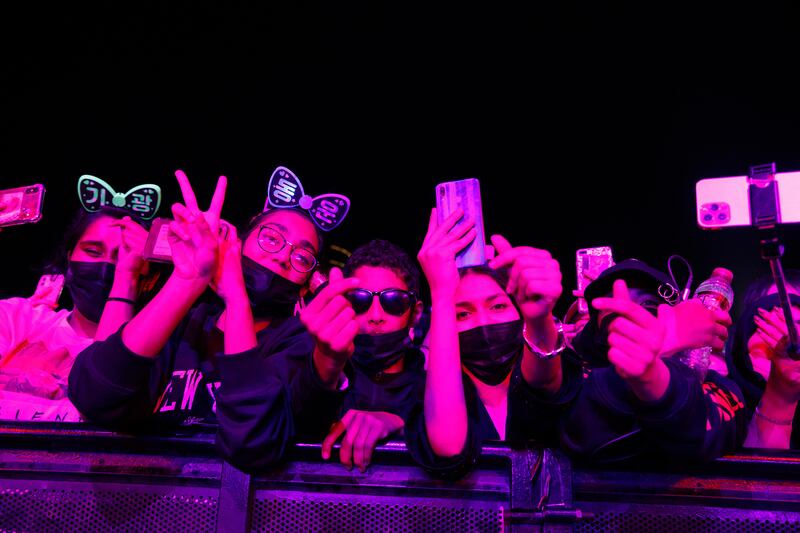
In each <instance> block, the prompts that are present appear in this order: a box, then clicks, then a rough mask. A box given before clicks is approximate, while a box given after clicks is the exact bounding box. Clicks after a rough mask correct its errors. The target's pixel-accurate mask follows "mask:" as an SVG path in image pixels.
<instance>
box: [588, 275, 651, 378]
mask: <svg viewBox="0 0 800 533" xmlns="http://www.w3.org/2000/svg"><path fill="white" fill-rule="evenodd" d="M592 305H593V306H594V307H595V308H596V309H597V310H599V311H600V312H601V313H603V312H610V313H614V314H615V315H617V317H616V318H615V319H614V320H612V321H611V324H610V325H609V334H608V344H609V346H610V348H609V350H608V360H609V361H610V362H611V364H612V365H614V368H615V369H616V371H617V373H618V374H619V375H620V377H622V378H623V379H626V380H631V379H643V378H647V377H648V373H649V372H650V371H651V370H652V369H653V367H654V366H655V365H656V364H657V363H659V362H661V359H660V357H659V354H660V353H661V346H662V342H663V340H664V326H663V324H662V323H661V322H659V320H658V319H657V318H656V317H654V316H653V315H651V314H650V313H649V312H647V310H646V309H645V308H644V307H642V306H641V305H639V304H637V303H636V302H634V301H632V300H631V298H630V294H629V293H628V286H627V285H626V284H625V282H624V281H623V280H620V279H618V280H616V281H615V282H614V292H613V297H611V298H595V299H594V301H592ZM661 364H663V363H661Z"/></svg>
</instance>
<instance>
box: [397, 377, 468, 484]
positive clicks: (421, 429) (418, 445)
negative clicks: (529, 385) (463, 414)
mask: <svg viewBox="0 0 800 533" xmlns="http://www.w3.org/2000/svg"><path fill="white" fill-rule="evenodd" d="M464 381H466V379H465V380H464ZM464 395H465V400H466V405H467V440H466V443H465V444H464V449H463V450H462V451H461V453H460V454H458V455H455V456H453V457H440V456H438V455H436V453H435V452H434V451H433V449H432V448H431V444H430V440H429V439H428V430H427V428H426V427H425V409H424V403H423V402H421V401H420V402H418V403H417V404H416V405H415V406H414V407H413V408H412V410H411V414H410V415H409V417H408V420H407V422H406V427H405V439H406V447H407V448H408V451H409V453H410V454H411V457H412V458H413V459H414V461H416V462H417V463H418V464H419V465H420V466H421V467H422V468H424V469H425V470H426V471H427V472H428V473H429V474H431V475H433V476H435V477H439V478H443V479H448V480H455V479H459V478H461V477H463V476H465V475H466V474H467V473H469V472H470V471H471V470H472V468H473V467H474V465H475V463H476V462H477V461H478V457H480V454H481V445H482V439H481V436H480V431H479V428H480V420H479V410H478V407H477V405H476V404H475V402H477V401H480V400H479V399H478V397H477V394H470V389H468V388H467V385H466V383H465V385H464Z"/></svg>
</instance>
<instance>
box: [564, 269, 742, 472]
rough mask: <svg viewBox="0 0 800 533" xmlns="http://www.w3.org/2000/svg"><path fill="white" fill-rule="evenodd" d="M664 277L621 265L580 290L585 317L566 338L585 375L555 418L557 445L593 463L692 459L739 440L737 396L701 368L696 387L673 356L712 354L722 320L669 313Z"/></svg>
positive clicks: (681, 307)
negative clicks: (699, 350) (587, 313)
mask: <svg viewBox="0 0 800 533" xmlns="http://www.w3.org/2000/svg"><path fill="white" fill-rule="evenodd" d="M673 285H674V282H673V281H672V280H670V278H669V277H668V276H666V275H665V274H663V273H662V272H659V271H658V270H656V269H653V268H651V267H650V266H648V265H646V264H645V263H642V262H641V261H637V260H633V259H629V260H626V261H623V262H621V263H619V264H617V265H615V266H614V267H612V268H609V269H608V270H606V271H604V272H603V273H602V274H601V275H600V276H599V277H598V278H597V280H595V281H594V282H593V283H592V284H590V285H589V287H587V289H586V291H585V297H586V299H587V302H588V303H589V306H590V318H589V322H588V323H587V325H586V326H585V327H584V329H583V330H582V331H581V332H580V333H579V334H578V335H577V337H575V339H574V340H573V343H572V345H573V348H574V349H575V350H576V352H577V353H578V354H579V355H580V356H581V357H582V359H583V361H584V364H585V368H586V372H585V377H584V379H582V380H581V383H580V390H579V393H578V394H577V395H576V396H575V399H574V401H573V402H572V404H571V405H569V406H568V409H567V410H566V412H565V413H564V414H563V415H562V417H561V419H560V420H559V427H560V429H559V431H560V442H561V445H562V447H563V448H564V449H565V450H566V451H567V452H568V453H570V454H572V455H573V456H575V457H578V458H581V459H584V460H590V461H593V462H596V463H607V462H615V461H622V460H626V459H630V458H644V459H655V460H657V461H659V462H661V463H664V462H669V461H678V460H680V461H702V460H709V459H713V458H715V457H718V456H719V455H721V454H723V453H726V452H730V451H733V450H734V449H736V448H737V447H738V446H739V445H740V444H741V442H742V439H743V438H744V424H743V422H744V417H743V416H742V414H743V413H742V409H741V408H742V404H741V398H742V395H741V392H740V390H739V388H738V387H737V386H736V384H735V383H734V382H732V381H731V380H729V379H727V378H726V377H724V376H723V375H721V374H719V373H718V372H716V371H715V370H709V372H708V374H707V377H706V379H705V382H703V383H701V382H700V381H699V380H698V378H697V377H696V376H695V375H694V373H693V372H692V371H691V370H690V369H689V368H688V367H686V366H685V365H684V364H683V363H682V362H681V361H680V360H679V358H677V357H673V355H675V354H678V353H680V352H682V351H683V350H687V349H692V348H698V347H703V346H713V347H714V348H715V349H718V350H719V349H721V348H722V347H723V345H724V341H725V338H726V337H727V326H728V325H729V324H730V317H729V316H728V315H727V313H725V312H722V311H716V312H714V311H709V310H708V309H706V308H705V307H704V306H703V305H702V303H701V302H700V301H699V300H687V301H685V302H680V303H677V305H674V306H672V305H669V303H668V300H669V299H670V296H671V295H672V294H677V291H674V290H673V289H672V287H673Z"/></svg>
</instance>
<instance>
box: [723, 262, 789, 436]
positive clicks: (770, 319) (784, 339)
mask: <svg viewBox="0 0 800 533" xmlns="http://www.w3.org/2000/svg"><path fill="white" fill-rule="evenodd" d="M784 274H785V277H786V282H787V286H786V289H787V291H788V293H789V301H790V303H791V306H792V314H793V318H794V321H795V323H796V324H798V326H799V327H800V271H797V270H789V269H787V270H786V271H785V273H784ZM744 305H745V307H744V311H743V312H742V314H741V316H740V317H739V319H738V320H737V321H736V324H735V326H734V330H733V334H732V335H731V337H730V339H729V340H728V346H727V350H726V355H727V357H728V365H729V367H730V370H731V376H732V377H733V378H734V379H735V380H736V382H737V383H738V384H739V385H740V386H741V388H742V391H744V395H745V399H746V403H747V412H748V418H749V419H750V423H749V426H748V431H747V440H746V441H745V446H747V447H753V448H778V449H789V448H791V449H799V448H800V430H798V429H797V428H798V427H800V410H799V409H798V408H797V404H798V400H800V361H795V360H793V359H792V358H791V357H789V355H788V353H787V348H788V344H789V334H788V329H787V325H786V319H785V317H784V314H783V310H782V309H781V307H780V302H779V300H778V294H777V289H776V287H775V284H774V283H773V281H772V278H771V277H763V278H760V279H758V280H756V281H755V282H753V283H752V284H751V285H750V287H749V288H748V290H747V293H746V294H745V298H744Z"/></svg>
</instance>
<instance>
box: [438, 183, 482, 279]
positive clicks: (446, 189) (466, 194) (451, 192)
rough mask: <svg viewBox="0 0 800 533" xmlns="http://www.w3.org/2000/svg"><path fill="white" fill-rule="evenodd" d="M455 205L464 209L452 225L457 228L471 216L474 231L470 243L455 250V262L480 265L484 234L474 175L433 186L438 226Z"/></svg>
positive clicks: (452, 210) (454, 208)
mask: <svg viewBox="0 0 800 533" xmlns="http://www.w3.org/2000/svg"><path fill="white" fill-rule="evenodd" d="M459 208H460V209H462V210H463V211H464V216H463V217H462V218H461V220H460V221H459V222H458V223H457V224H456V226H455V227H456V228H459V227H460V226H462V225H463V224H464V222H465V221H466V220H472V221H473V222H474V223H475V229H476V231H477V234H476V235H475V239H474V240H473V241H472V242H471V243H470V244H468V245H467V246H466V247H465V248H464V249H463V250H461V251H460V252H458V253H457V254H456V266H457V267H458V268H464V267H470V266H478V265H484V264H486V237H485V235H484V230H483V209H482V207H481V189H480V182H479V181H478V180H477V179H475V178H469V179H463V180H457V181H448V182H445V183H440V184H438V185H437V186H436V214H437V219H438V220H437V222H438V224H439V225H440V226H441V225H442V224H443V223H444V221H445V220H446V219H447V218H448V217H449V216H450V215H451V214H452V213H453V212H455V211H456V210H457V209H459Z"/></svg>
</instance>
